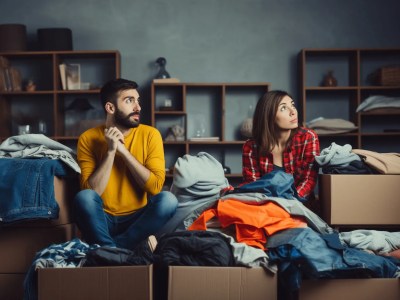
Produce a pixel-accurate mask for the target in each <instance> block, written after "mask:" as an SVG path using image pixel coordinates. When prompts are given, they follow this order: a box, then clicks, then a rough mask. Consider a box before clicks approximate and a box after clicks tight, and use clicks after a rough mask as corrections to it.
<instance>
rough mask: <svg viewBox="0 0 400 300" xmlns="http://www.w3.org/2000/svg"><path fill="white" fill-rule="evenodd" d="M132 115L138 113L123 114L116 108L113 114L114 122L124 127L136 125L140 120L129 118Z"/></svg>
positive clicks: (137, 113)
mask: <svg viewBox="0 0 400 300" xmlns="http://www.w3.org/2000/svg"><path fill="white" fill-rule="evenodd" d="M133 115H139V116H140V113H139V112H135V113H131V114H129V115H125V114H124V113H123V112H122V111H121V110H119V109H118V108H117V110H116V111H115V115H114V121H115V124H116V125H118V126H121V127H125V128H126V129H129V128H135V127H138V126H139V123H140V122H139V121H135V120H131V119H130V118H131V117H132V116H133Z"/></svg>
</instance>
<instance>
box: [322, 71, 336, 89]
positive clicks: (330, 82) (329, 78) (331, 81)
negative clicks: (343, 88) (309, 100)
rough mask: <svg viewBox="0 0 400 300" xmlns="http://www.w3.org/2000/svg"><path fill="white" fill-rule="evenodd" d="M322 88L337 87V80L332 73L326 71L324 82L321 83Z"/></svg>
mask: <svg viewBox="0 0 400 300" xmlns="http://www.w3.org/2000/svg"><path fill="white" fill-rule="evenodd" d="M322 85H323V86H337V80H336V78H335V76H333V71H328V73H327V74H326V75H325V77H324V80H323V81H322Z"/></svg>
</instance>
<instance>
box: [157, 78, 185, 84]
mask: <svg viewBox="0 0 400 300" xmlns="http://www.w3.org/2000/svg"><path fill="white" fill-rule="evenodd" d="M153 82H154V83H178V82H181V81H180V80H179V79H178V78H156V79H153Z"/></svg>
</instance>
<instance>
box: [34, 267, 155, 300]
mask: <svg viewBox="0 0 400 300" xmlns="http://www.w3.org/2000/svg"><path fill="white" fill-rule="evenodd" d="M152 276H153V266H152V265H148V266H118V267H83V268H46V269H39V270H38V298H39V300H55V299H57V300H71V299H74V300H121V299H135V300H152V299H153V281H152Z"/></svg>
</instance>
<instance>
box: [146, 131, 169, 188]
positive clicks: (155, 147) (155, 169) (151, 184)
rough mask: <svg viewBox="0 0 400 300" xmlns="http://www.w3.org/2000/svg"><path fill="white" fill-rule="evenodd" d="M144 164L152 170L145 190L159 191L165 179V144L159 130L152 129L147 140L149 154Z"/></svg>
mask: <svg viewBox="0 0 400 300" xmlns="http://www.w3.org/2000/svg"><path fill="white" fill-rule="evenodd" d="M144 166H145V167H146V168H147V169H148V170H150V177H149V179H148V180H147V182H146V184H145V186H144V190H145V191H146V192H148V193H150V194H151V195H155V194H157V193H159V192H160V191H161V189H162V187H163V185H164V181H165V158H164V146H163V142H162V137H161V134H160V132H159V131H158V130H154V131H152V134H150V135H149V138H148V140H147V156H146V160H145V162H144Z"/></svg>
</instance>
